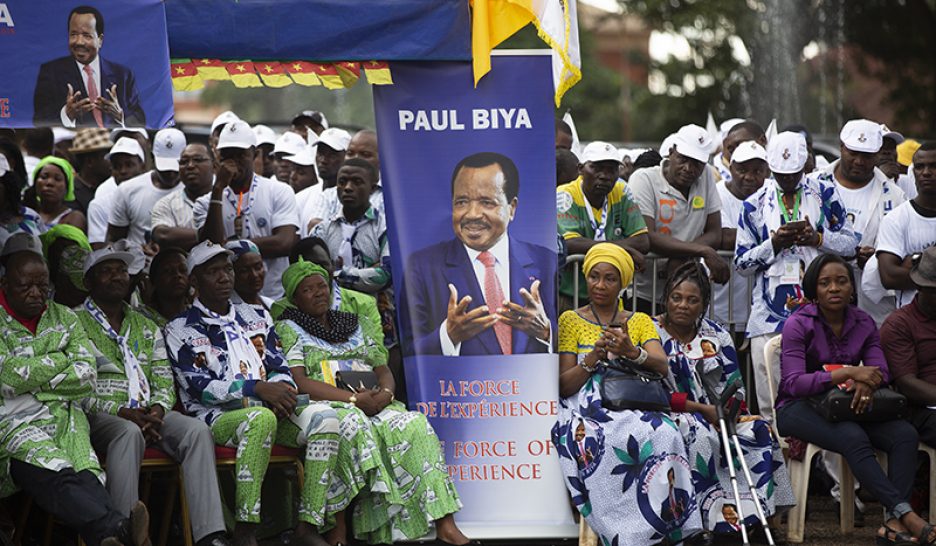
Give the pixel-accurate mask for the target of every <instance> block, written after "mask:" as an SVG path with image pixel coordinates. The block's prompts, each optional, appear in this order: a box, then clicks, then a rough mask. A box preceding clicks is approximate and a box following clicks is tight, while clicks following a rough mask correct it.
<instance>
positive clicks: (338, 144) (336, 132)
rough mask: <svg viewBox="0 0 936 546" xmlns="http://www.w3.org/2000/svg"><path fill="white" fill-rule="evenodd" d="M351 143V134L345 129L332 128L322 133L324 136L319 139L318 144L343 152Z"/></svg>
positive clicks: (321, 135)
mask: <svg viewBox="0 0 936 546" xmlns="http://www.w3.org/2000/svg"><path fill="white" fill-rule="evenodd" d="M350 143H351V133H349V132H347V131H345V130H344V129H338V128H335V127H331V128H329V129H325V130H324V131H322V134H320V135H319V137H318V143H317V144H324V145H326V146H328V147H329V148H331V149H332V150H335V151H336V152H343V151H345V150H347V149H348V144H350Z"/></svg>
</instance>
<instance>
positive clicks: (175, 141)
mask: <svg viewBox="0 0 936 546" xmlns="http://www.w3.org/2000/svg"><path fill="white" fill-rule="evenodd" d="M183 148H185V135H184V134H183V133H182V131H180V130H178V129H171V128H170V129H163V130H161V131H159V132H158V133H156V136H155V137H153V163H155V164H156V170H157V171H178V170H179V157H181V156H182V149H183Z"/></svg>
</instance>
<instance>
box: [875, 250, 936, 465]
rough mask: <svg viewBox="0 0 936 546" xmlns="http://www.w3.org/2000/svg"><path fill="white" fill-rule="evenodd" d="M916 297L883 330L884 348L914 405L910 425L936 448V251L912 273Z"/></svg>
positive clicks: (899, 383)
mask: <svg viewBox="0 0 936 546" xmlns="http://www.w3.org/2000/svg"><path fill="white" fill-rule="evenodd" d="M910 280H911V281H913V284H914V285H915V286H916V288H917V293H916V296H915V297H914V298H913V299H912V300H911V301H910V303H908V304H907V305H905V306H903V307H901V308H900V309H897V310H896V311H894V312H893V313H891V314H890V316H888V317H887V319H886V320H885V321H884V325H883V326H881V347H882V348H883V349H884V356H885V357H887V366H888V368H889V369H890V373H891V377H892V378H893V379H894V381H895V382H896V383H897V386H898V387H900V392H902V393H903V394H904V395H905V396H906V397H907V399H908V400H909V401H910V406H911V412H910V422H911V423H912V424H913V426H915V427H916V429H917V431H918V432H919V433H920V440H921V441H922V442H924V443H925V444H927V445H930V446H933V447H936V411H934V410H932V409H930V408H931V407H933V406H936V247H930V248H928V249H926V250H925V251H924V252H923V255H922V257H920V261H919V262H918V263H917V264H916V265H914V266H913V269H911V270H910Z"/></svg>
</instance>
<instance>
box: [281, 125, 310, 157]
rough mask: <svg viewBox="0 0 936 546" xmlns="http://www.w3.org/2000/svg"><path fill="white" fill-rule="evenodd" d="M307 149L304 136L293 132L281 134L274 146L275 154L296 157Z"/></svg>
mask: <svg viewBox="0 0 936 546" xmlns="http://www.w3.org/2000/svg"><path fill="white" fill-rule="evenodd" d="M305 148H306V143H305V141H304V140H302V135H300V134H299V133H294V132H292V131H286V132H285V133H283V134H281V135H280V137H279V138H278V139H276V143H275V144H274V146H273V153H274V154H286V155H296V154H298V153H300V152H301V151H302V150H304V149H305Z"/></svg>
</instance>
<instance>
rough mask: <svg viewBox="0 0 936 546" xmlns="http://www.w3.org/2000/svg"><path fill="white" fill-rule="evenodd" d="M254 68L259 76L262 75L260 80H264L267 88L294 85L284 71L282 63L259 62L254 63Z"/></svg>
mask: <svg viewBox="0 0 936 546" xmlns="http://www.w3.org/2000/svg"><path fill="white" fill-rule="evenodd" d="M254 68H255V69H256V70H257V74H260V78H262V79H263V83H264V85H266V86H267V87H286V86H287V85H292V82H293V81H292V80H291V79H289V76H287V75H286V70H284V69H283V66H282V65H281V64H280V63H277V62H274V61H257V62H255V63H254Z"/></svg>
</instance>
